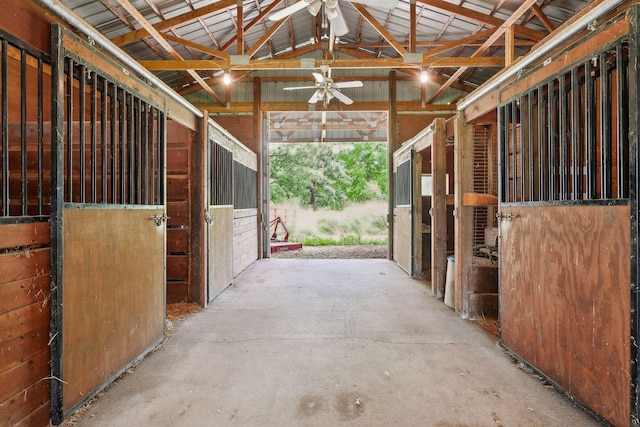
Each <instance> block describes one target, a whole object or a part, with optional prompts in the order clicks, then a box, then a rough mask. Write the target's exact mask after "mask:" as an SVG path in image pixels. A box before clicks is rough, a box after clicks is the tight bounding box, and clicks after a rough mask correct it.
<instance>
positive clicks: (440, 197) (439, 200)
mask: <svg viewBox="0 0 640 427" xmlns="http://www.w3.org/2000/svg"><path fill="white" fill-rule="evenodd" d="M431 175H432V180H433V195H432V196H431V290H432V291H433V294H434V295H435V296H437V297H438V298H441V297H443V296H444V288H445V279H446V274H447V135H446V128H445V122H444V119H441V118H438V119H435V120H434V122H433V142H432V144H431Z"/></svg>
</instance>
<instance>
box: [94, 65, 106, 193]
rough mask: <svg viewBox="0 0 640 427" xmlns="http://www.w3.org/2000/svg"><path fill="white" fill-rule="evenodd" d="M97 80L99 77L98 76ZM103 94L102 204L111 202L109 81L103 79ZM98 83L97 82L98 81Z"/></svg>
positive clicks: (101, 108)
mask: <svg viewBox="0 0 640 427" xmlns="http://www.w3.org/2000/svg"><path fill="white" fill-rule="evenodd" d="M96 79H97V75H96ZM101 80H102V92H101V93H100V101H101V103H100V146H101V148H100V154H101V156H100V157H101V162H100V165H101V171H100V176H102V186H101V187H102V195H101V197H102V199H101V200H102V203H105V204H106V203H108V202H109V197H108V195H109V191H108V187H107V184H108V170H107V162H108V161H109V160H108V155H107V154H108V147H107V126H108V125H107V122H108V121H107V108H108V107H107V98H108V96H109V91H108V85H107V79H106V78H104V77H102V79H101ZM96 83H97V81H96Z"/></svg>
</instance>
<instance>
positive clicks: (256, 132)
mask: <svg viewBox="0 0 640 427" xmlns="http://www.w3.org/2000/svg"><path fill="white" fill-rule="evenodd" d="M261 101H262V99H261V97H260V77H254V78H253V138H254V145H253V146H254V147H256V156H257V162H258V174H257V175H258V182H256V185H257V186H258V191H257V196H258V205H257V206H258V219H257V220H258V259H262V258H267V257H268V256H269V254H267V253H266V251H264V250H263V248H262V245H263V244H264V227H265V221H269V217H268V216H267V218H266V219H265V217H264V216H265V212H266V211H267V210H268V208H269V200H263V198H264V197H268V193H267V194H264V192H263V191H262V188H263V185H264V184H265V183H266V185H268V183H269V177H268V176H266V175H265V173H266V172H268V171H264V167H263V161H264V156H263V153H264V152H265V150H264V148H265V147H264V146H263V145H264V144H265V141H264V140H263V139H262V107H261ZM265 180H266V181H265Z"/></svg>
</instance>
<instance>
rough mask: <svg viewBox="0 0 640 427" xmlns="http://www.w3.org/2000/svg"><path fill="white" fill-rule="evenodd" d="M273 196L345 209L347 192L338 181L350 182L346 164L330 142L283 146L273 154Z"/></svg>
mask: <svg viewBox="0 0 640 427" xmlns="http://www.w3.org/2000/svg"><path fill="white" fill-rule="evenodd" d="M270 160H271V165H270V171H271V187H270V193H271V200H272V201H273V202H275V203H282V202H283V201H285V200H288V199H294V198H297V199H299V200H300V204H301V205H302V206H311V207H312V208H313V209H317V208H321V207H329V208H331V209H335V210H341V209H342V208H343V207H344V203H345V201H346V200H347V196H346V195H345V194H344V192H343V191H340V185H339V184H338V183H345V182H349V180H350V178H349V176H348V175H347V173H346V171H345V169H344V165H343V164H341V163H340V162H338V161H337V160H336V157H335V155H334V153H333V151H332V149H331V146H329V145H322V144H303V145H298V146H294V145H288V146H281V147H279V148H277V149H276V150H274V151H273V152H272V153H271V155H270Z"/></svg>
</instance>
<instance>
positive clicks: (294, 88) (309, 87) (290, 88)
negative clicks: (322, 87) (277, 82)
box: [282, 86, 318, 90]
mask: <svg viewBox="0 0 640 427" xmlns="http://www.w3.org/2000/svg"><path fill="white" fill-rule="evenodd" d="M282 89H284V90H298V89H318V86H297V87H296V86H293V87H283V88H282Z"/></svg>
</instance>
